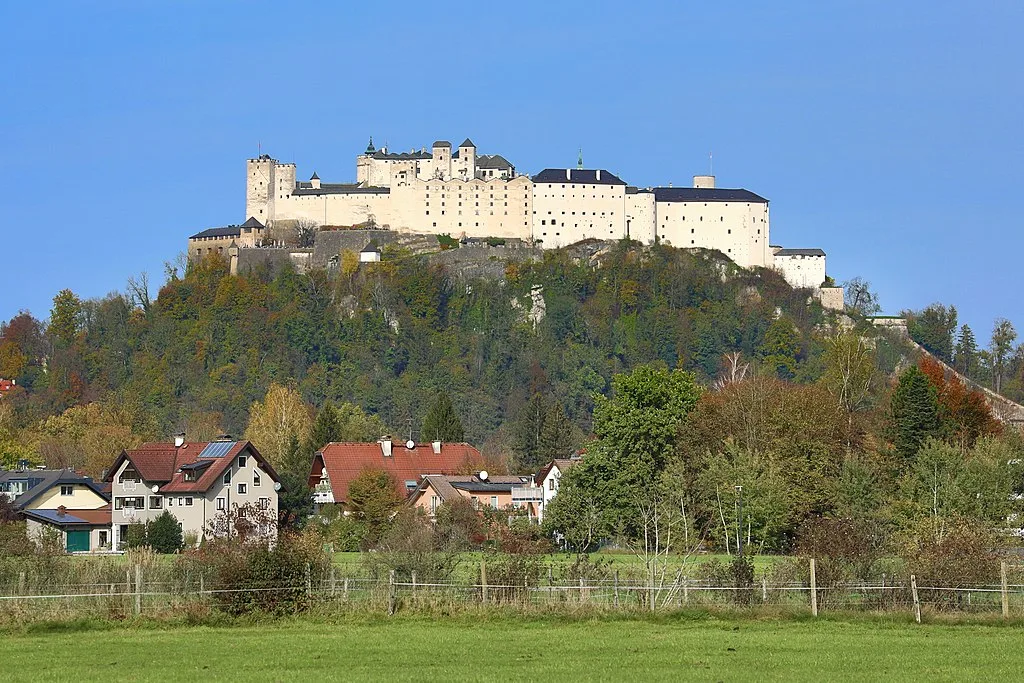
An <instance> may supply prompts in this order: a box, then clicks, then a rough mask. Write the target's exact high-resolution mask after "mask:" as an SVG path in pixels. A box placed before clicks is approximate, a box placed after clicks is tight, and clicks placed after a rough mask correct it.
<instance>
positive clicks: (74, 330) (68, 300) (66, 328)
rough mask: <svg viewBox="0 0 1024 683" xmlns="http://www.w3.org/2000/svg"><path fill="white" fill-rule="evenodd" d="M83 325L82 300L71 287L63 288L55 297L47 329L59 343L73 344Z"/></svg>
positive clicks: (64, 344)
mask: <svg viewBox="0 0 1024 683" xmlns="http://www.w3.org/2000/svg"><path fill="white" fill-rule="evenodd" d="M81 327H82V301H81V299H79V298H78V297H77V296H76V295H75V293H74V292H72V291H71V290H70V289H62V290H61V291H60V292H58V293H57V296H55V297H53V308H52V309H51V310H50V324H49V326H48V327H47V330H48V331H49V333H50V336H51V337H52V338H53V339H54V340H55V341H57V342H58V343H59V344H61V345H63V346H65V347H67V346H71V345H72V344H73V343H74V342H75V339H76V337H77V336H78V331H79V330H80V329H81Z"/></svg>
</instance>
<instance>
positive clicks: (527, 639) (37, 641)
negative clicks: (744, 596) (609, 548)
mask: <svg viewBox="0 0 1024 683" xmlns="http://www.w3.org/2000/svg"><path fill="white" fill-rule="evenodd" d="M1021 635H1022V633H1021V629H1020V628H1019V627H1013V626H1009V627H1005V626H986V625H958V626H952V625H941V624H926V625H923V626H916V625H914V624H912V623H906V622H894V621H878V620H869V619H864V620H852V621H838V620H836V621H833V620H818V621H811V620H805V621H794V620H760V621H758V620H750V619H731V618H728V617H723V618H715V617H706V616H705V617H699V618H693V617H691V618H687V617H669V618H662V619H657V620H641V619H608V618H604V619H594V620H577V621H573V620H567V619H566V618H560V619H554V618H527V617H522V616H520V617H519V618H515V617H507V618H506V617H502V618H487V617H483V619H482V620H475V619H471V618H467V617H442V618H440V619H439V620H438V619H428V618H425V617H415V616H407V617H395V618H393V619H390V620H387V619H373V618H369V617H367V618H363V619H357V620H351V621H343V622H335V623H331V622H322V621H314V620H301V619H300V620H294V621H279V622H268V623H266V624H263V625H255V626H252V625H249V626H228V627H181V626H178V627H165V628H159V627H153V626H149V627H147V628H141V629H138V628H135V629H132V628H125V627H120V626H115V627H112V628H106V629H96V630H88V629H87V630H75V631H73V632H70V631H62V630H57V629H53V630H49V631H48V632H29V633H26V634H20V635H12V634H4V635H2V636H0V670H2V672H3V673H2V677H3V679H4V680H9V681H22V680H25V681H29V680H47V681H80V680H104V681H118V680H171V681H176V680H182V681H192V680H205V679H221V680H245V679H251V680H280V681H288V680H300V679H306V680H315V679H329V680H336V679H346V680H446V679H450V678H460V679H471V680H500V679H505V680H508V679H513V680H525V679H531V680H541V679H547V680H580V679H598V680H623V679H627V680H637V679H662V680H664V679H676V680H679V679H683V680H751V679H756V680H764V679H775V680H783V679H784V680H815V681H821V680H839V679H842V680H907V679H918V680H932V681H934V680H982V679H992V680H1013V679H1015V678H1016V677H1017V676H1018V675H1019V673H1020V670H1019V665H1020V661H1021V660H1020V651H1019V645H1020V642H1021Z"/></svg>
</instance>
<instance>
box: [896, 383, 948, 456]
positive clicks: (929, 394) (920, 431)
mask: <svg viewBox="0 0 1024 683" xmlns="http://www.w3.org/2000/svg"><path fill="white" fill-rule="evenodd" d="M890 412H891V418H892V426H893V445H894V446H895V448H896V452H897V453H898V454H899V455H900V456H901V457H902V458H903V459H904V460H905V461H906V462H911V461H913V459H914V458H915V456H916V455H917V452H918V451H919V450H920V449H921V445H922V444H923V443H924V442H925V440H927V439H928V438H930V437H935V436H938V434H939V427H940V425H939V401H938V392H937V391H936V389H935V387H934V386H933V385H932V383H931V382H930V381H929V380H928V377H927V376H926V375H925V374H924V373H923V372H921V369H920V368H918V367H917V366H916V365H913V366H911V367H909V368H907V369H906V370H905V371H904V372H903V374H902V375H900V379H899V382H898V383H897V385H896V389H895V390H894V391H893V393H892V398H891V400H890Z"/></svg>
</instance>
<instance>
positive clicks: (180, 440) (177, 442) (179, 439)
mask: <svg viewBox="0 0 1024 683" xmlns="http://www.w3.org/2000/svg"><path fill="white" fill-rule="evenodd" d="M184 443H185V434H184V433H182V434H175V435H174V447H175V448H181V447H182V446H183V445H184Z"/></svg>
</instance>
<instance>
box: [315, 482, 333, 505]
mask: <svg viewBox="0 0 1024 683" xmlns="http://www.w3.org/2000/svg"><path fill="white" fill-rule="evenodd" d="M313 502H314V503H316V504H317V505H323V504H325V503H333V502H334V491H332V490H331V485H330V484H329V483H323V482H321V483H319V484H317V485H316V487H315V488H314V489H313Z"/></svg>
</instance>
